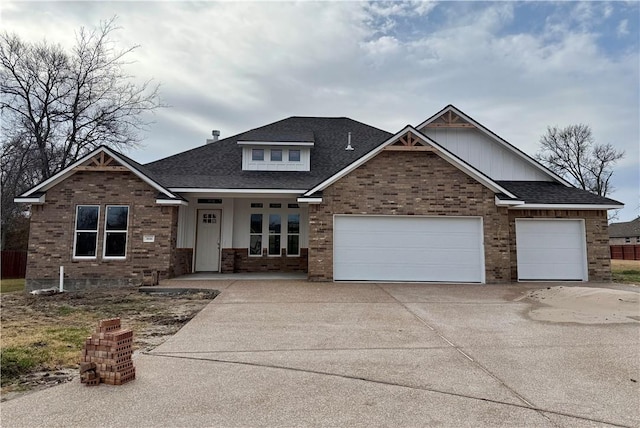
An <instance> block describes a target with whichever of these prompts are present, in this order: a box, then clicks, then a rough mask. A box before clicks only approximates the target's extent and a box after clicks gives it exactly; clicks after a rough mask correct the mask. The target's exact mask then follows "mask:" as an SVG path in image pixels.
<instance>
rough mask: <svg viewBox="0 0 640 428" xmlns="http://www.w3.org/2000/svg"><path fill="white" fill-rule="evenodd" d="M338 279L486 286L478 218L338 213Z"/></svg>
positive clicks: (335, 256)
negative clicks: (466, 283)
mask: <svg viewBox="0 0 640 428" xmlns="http://www.w3.org/2000/svg"><path fill="white" fill-rule="evenodd" d="M333 233H334V243H333V245H334V246H333V248H334V250H333V277H334V279H335V280H336V281H433V282H484V244H483V237H482V236H483V234H482V220H481V219H480V218H478V217H418V216H360V215H336V216H335V220H334V232H333Z"/></svg>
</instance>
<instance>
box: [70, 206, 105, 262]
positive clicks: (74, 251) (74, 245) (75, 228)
mask: <svg viewBox="0 0 640 428" xmlns="http://www.w3.org/2000/svg"><path fill="white" fill-rule="evenodd" d="M80 207H96V208H98V220H97V221H96V230H95V231H94V230H85V229H81V230H78V210H79V209H80ZM73 221H74V224H73V257H72V258H73V259H74V260H95V259H97V258H98V231H99V230H100V205H83V204H79V205H76V217H75V218H74V220H73ZM78 232H95V234H96V249H95V254H96V255H95V256H76V244H77V243H78Z"/></svg>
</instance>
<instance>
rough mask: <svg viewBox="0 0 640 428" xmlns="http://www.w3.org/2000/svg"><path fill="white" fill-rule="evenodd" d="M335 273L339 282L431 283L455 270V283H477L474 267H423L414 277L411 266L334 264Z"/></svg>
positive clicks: (414, 271)
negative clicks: (337, 274)
mask: <svg viewBox="0 0 640 428" xmlns="http://www.w3.org/2000/svg"><path fill="white" fill-rule="evenodd" d="M335 268H336V271H339V272H341V274H340V278H339V280H341V281H425V282H428V281H433V280H432V279H430V278H446V277H448V276H450V274H451V271H452V270H455V272H456V279H455V282H477V277H478V271H477V267H476V266H471V267H460V266H458V265H442V264H435V265H423V267H422V271H421V272H419V274H420V278H417V277H416V273H417V272H416V270H415V269H414V266H413V265H409V264H395V265H381V264H379V263H374V264H372V263H348V262H343V263H340V262H336V264H335ZM440 281H444V280H440Z"/></svg>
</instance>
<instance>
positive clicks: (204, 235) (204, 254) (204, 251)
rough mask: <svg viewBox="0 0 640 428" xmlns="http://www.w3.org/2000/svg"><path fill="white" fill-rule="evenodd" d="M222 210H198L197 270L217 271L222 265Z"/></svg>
mask: <svg viewBox="0 0 640 428" xmlns="http://www.w3.org/2000/svg"><path fill="white" fill-rule="evenodd" d="M220 214H221V211H220V210H198V220H197V227H196V271H198V272H203V271H208V272H212V271H213V272H217V271H218V270H219V269H218V268H219V266H220Z"/></svg>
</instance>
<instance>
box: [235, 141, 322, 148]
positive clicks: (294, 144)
mask: <svg viewBox="0 0 640 428" xmlns="http://www.w3.org/2000/svg"><path fill="white" fill-rule="evenodd" d="M314 144H315V143H312V142H295V141H238V145H239V146H290V147H313V146H314Z"/></svg>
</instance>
